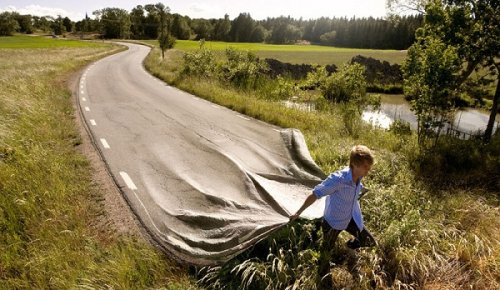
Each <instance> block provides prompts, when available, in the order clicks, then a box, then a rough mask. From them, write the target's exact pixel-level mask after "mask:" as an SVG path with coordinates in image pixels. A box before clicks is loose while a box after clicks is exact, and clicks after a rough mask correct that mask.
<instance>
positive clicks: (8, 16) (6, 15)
mask: <svg viewBox="0 0 500 290" xmlns="http://www.w3.org/2000/svg"><path fill="white" fill-rule="evenodd" d="M17 29H19V24H18V23H17V21H16V19H15V17H14V16H13V15H12V13H10V12H3V13H0V36H10V35H13V34H14V32H16V30H17Z"/></svg>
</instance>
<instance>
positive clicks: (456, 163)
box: [415, 134, 500, 189]
mask: <svg viewBox="0 0 500 290" xmlns="http://www.w3.org/2000/svg"><path fill="white" fill-rule="evenodd" d="M415 159H416V160H415V164H416V166H417V167H416V169H417V172H418V173H419V175H420V176H422V177H424V178H426V179H428V180H429V181H430V182H432V183H433V184H435V185H440V186H447V185H450V184H453V185H457V186H478V187H486V188H492V189H495V188H498V187H499V186H500V182H499V179H498V178H492V177H494V176H500V135H499V134H496V135H495V136H494V137H493V139H492V141H491V142H490V143H489V144H484V143H483V142H482V141H481V140H460V139H457V138H452V137H448V136H445V137H443V138H442V139H441V140H440V141H439V142H438V143H437V144H436V146H435V147H434V148H432V150H429V151H422V152H421V153H420V154H418V155H417V156H415Z"/></svg>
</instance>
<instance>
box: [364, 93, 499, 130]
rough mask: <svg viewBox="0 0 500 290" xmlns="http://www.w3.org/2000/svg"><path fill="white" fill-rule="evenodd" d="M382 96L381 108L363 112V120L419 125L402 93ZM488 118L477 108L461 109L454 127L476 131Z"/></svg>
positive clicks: (413, 126) (414, 126)
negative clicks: (403, 122) (396, 121)
mask: <svg viewBox="0 0 500 290" xmlns="http://www.w3.org/2000/svg"><path fill="white" fill-rule="evenodd" d="M381 97H382V99H381V106H380V110H379V111H369V110H368V111H365V112H363V116H362V118H363V120H365V121H366V122H370V123H372V124H374V125H375V126H379V127H381V128H385V129H387V128H389V126H390V125H391V124H392V122H393V121H394V120H403V121H406V122H408V123H410V126H411V127H412V128H413V129H415V128H416V127H417V118H416V116H415V115H414V114H413V112H412V111H411V109H410V104H409V103H408V102H407V101H406V100H405V99H404V97H403V96H402V95H382V96H381ZM488 119H489V114H487V113H485V112H482V111H479V110H476V109H465V110H460V111H458V112H457V113H456V114H455V118H454V121H453V124H452V127H453V128H455V129H457V130H459V131H461V132H466V133H475V132H478V131H484V130H485V129H486V125H487V124H488ZM496 120H497V121H496V123H495V126H494V130H496V128H498V123H499V120H500V117H499V116H498V115H497V118H496Z"/></svg>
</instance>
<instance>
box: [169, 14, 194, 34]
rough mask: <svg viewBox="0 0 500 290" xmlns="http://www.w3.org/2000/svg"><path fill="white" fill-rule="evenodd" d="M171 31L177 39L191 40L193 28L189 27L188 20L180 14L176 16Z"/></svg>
mask: <svg viewBox="0 0 500 290" xmlns="http://www.w3.org/2000/svg"><path fill="white" fill-rule="evenodd" d="M170 31H171V33H172V34H173V36H174V37H176V38H177V39H189V38H191V28H190V27H189V25H188V23H187V21H186V19H184V17H182V16H181V15H179V14H174V20H173V21H172V27H171V30H170Z"/></svg>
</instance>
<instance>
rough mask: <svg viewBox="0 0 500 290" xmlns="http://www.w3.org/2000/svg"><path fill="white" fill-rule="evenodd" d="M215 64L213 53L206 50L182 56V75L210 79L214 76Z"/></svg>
mask: <svg viewBox="0 0 500 290" xmlns="http://www.w3.org/2000/svg"><path fill="white" fill-rule="evenodd" d="M216 72H217V63H216V61H215V55H214V53H213V52H212V51H211V50H209V49H206V48H203V47H202V48H200V49H199V50H197V51H195V52H186V53H185V54H184V69H183V70H182V73H183V74H189V75H194V76H198V77H205V78H211V77H214V76H215V75H216Z"/></svg>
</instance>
